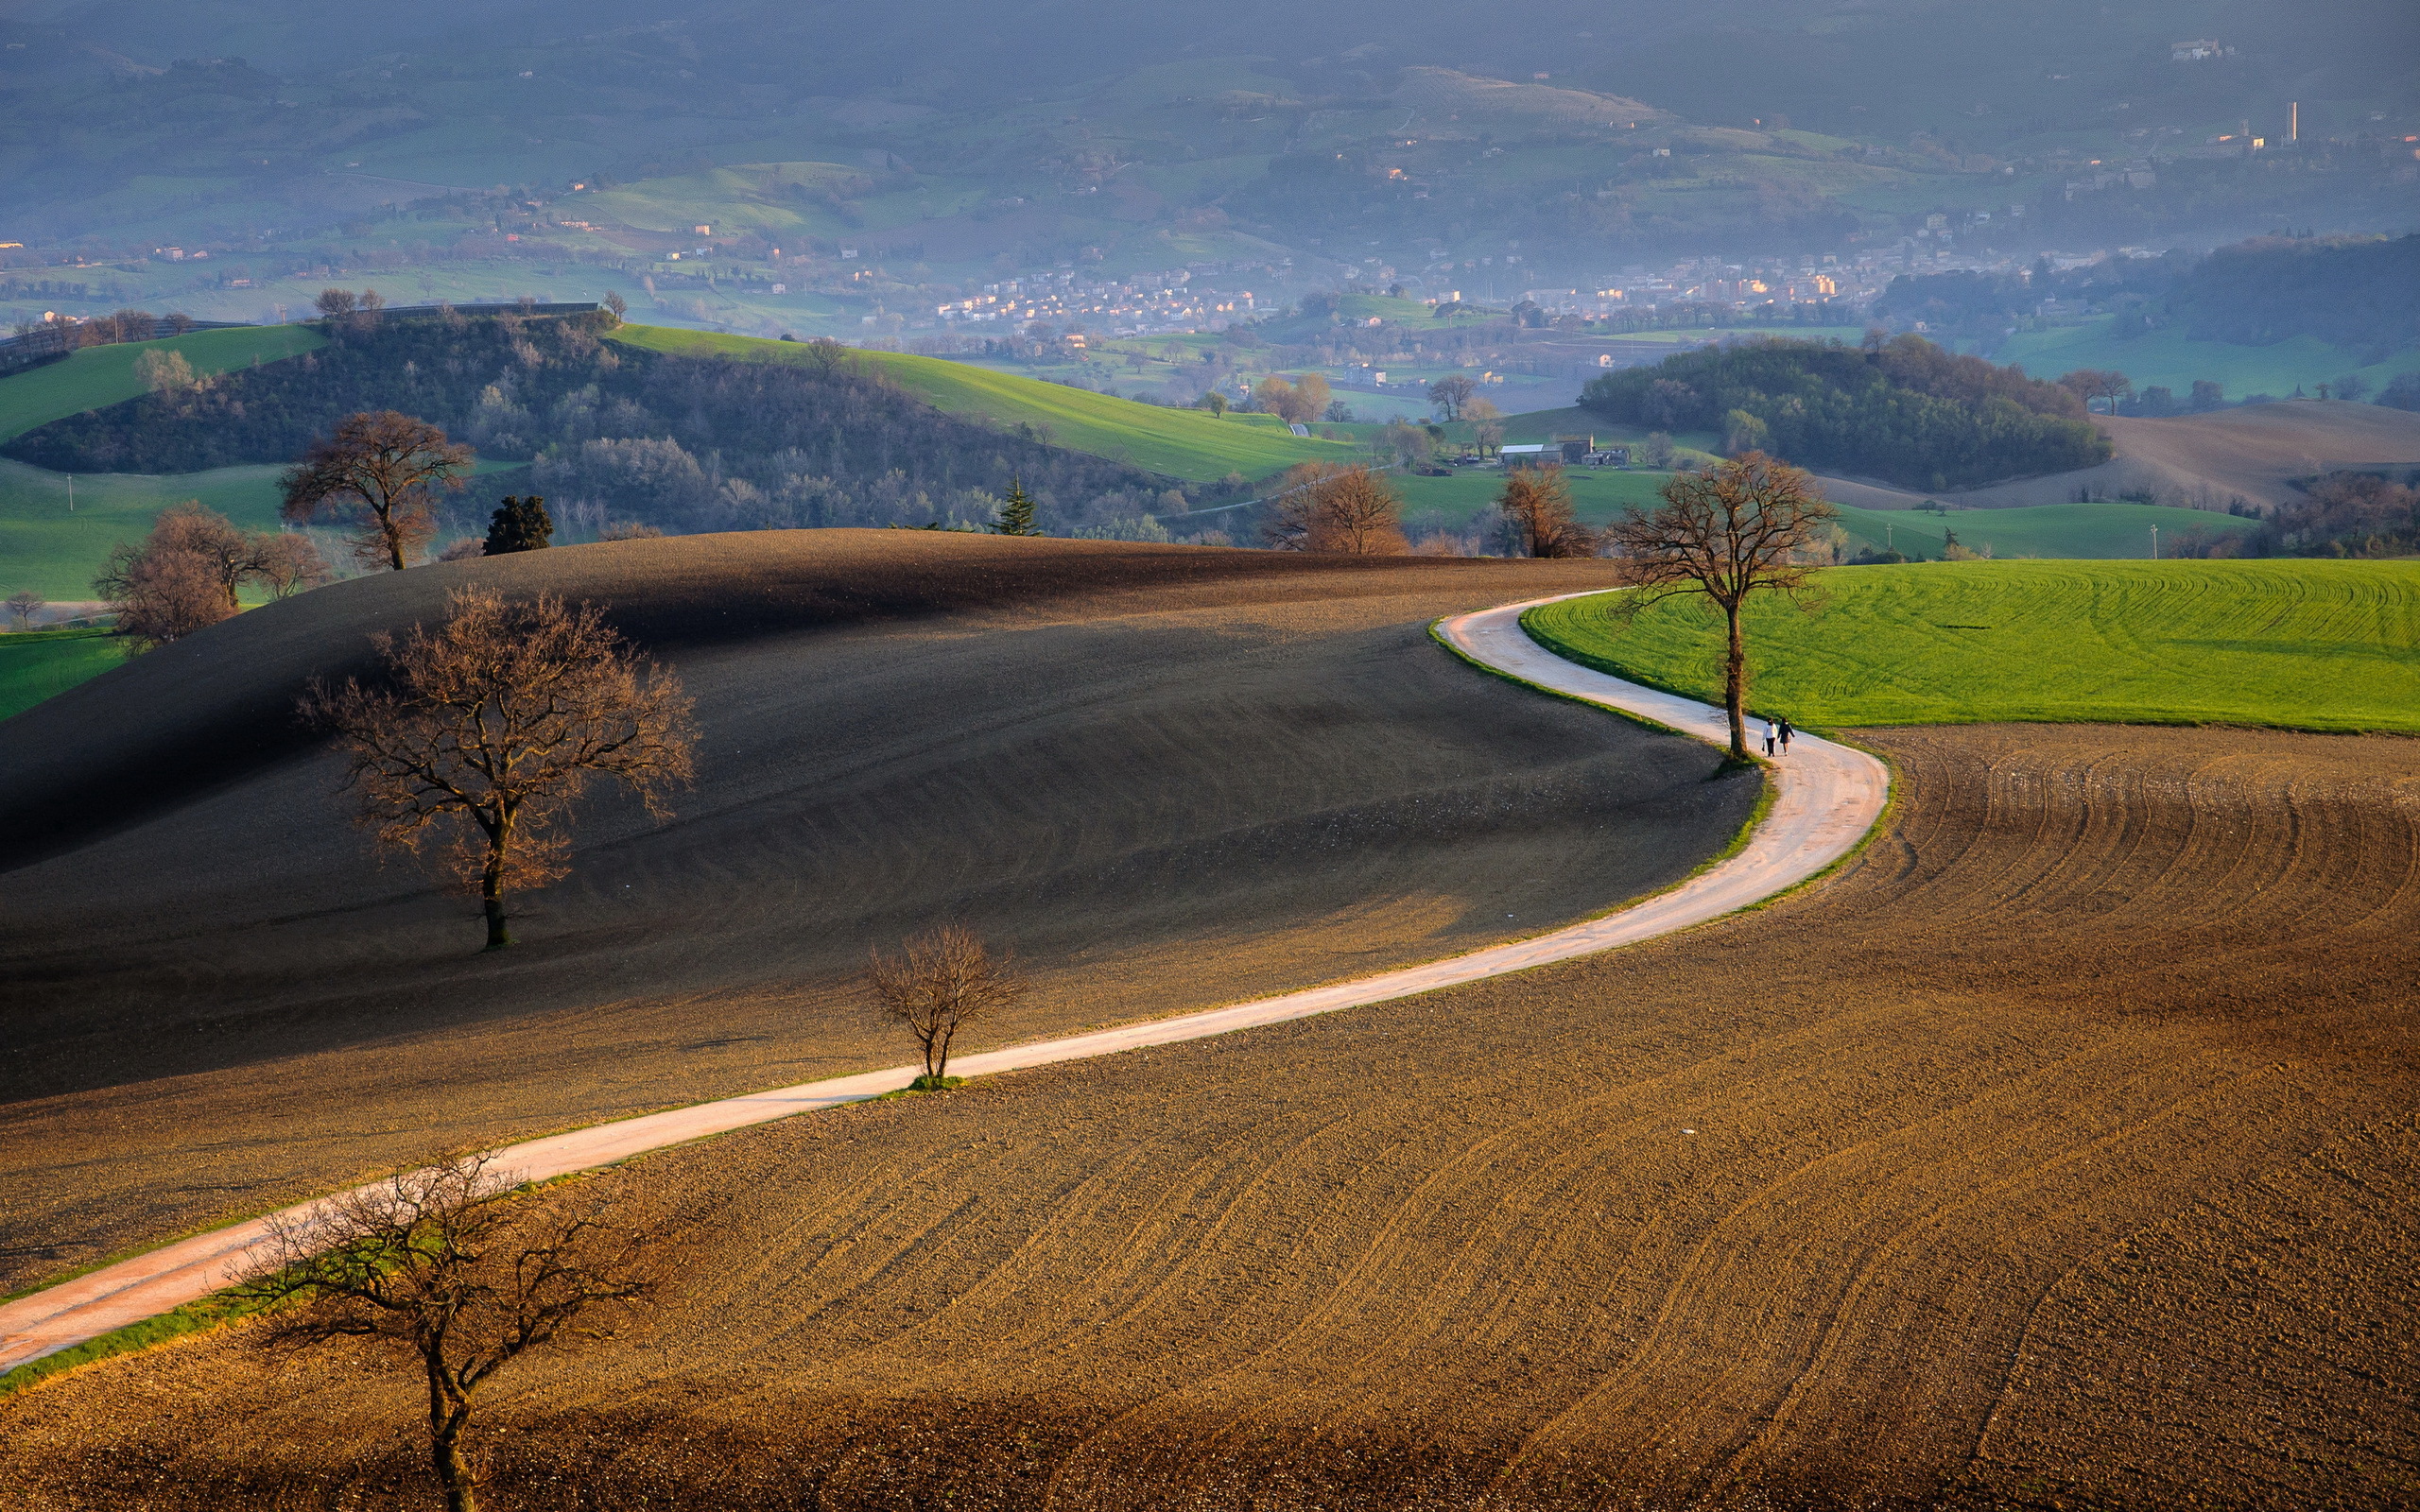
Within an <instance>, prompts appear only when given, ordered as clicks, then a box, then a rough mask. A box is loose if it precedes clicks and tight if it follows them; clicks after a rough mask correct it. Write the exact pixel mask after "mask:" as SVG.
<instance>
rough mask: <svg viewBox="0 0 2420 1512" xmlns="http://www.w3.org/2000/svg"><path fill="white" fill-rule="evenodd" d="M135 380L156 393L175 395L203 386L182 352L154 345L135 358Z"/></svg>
mask: <svg viewBox="0 0 2420 1512" xmlns="http://www.w3.org/2000/svg"><path fill="white" fill-rule="evenodd" d="M134 377H135V381H136V382H138V383H140V384H141V385H143V387H146V388H147V389H149V390H150V391H151V392H153V393H155V394H166V395H169V396H172V397H173V396H175V395H177V394H182V393H184V392H186V391H187V390H188V389H193V388H199V387H201V380H200V379H199V378H198V377H196V376H195V375H194V370H193V364H192V363H190V362H187V361H186V360H185V354H184V353H183V352H170V351H168V350H167V349H165V348H164V347H154V348H152V349H151V350H150V351H148V352H144V353H143V354H142V355H140V356H138V357H136V358H135V359H134Z"/></svg>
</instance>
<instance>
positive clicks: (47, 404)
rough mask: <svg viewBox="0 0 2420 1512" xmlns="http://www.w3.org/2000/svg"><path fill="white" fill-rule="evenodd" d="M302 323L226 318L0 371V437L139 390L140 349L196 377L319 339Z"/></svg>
mask: <svg viewBox="0 0 2420 1512" xmlns="http://www.w3.org/2000/svg"><path fill="white" fill-rule="evenodd" d="M326 340H327V338H326V337H324V336H322V335H320V333H319V332H318V331H317V330H315V329H313V328H312V327H310V326H307V325H275V326H234V327H231V328H229V329H226V330H221V331H190V332H187V333H186V334H185V335H181V336H164V337H163V338H161V339H160V340H157V341H126V342H119V343H116V344H114V345H111V346H105V347H86V348H84V349H83V350H81V351H79V352H70V353H69V354H68V355H67V356H66V357H65V358H64V359H63V360H61V361H59V362H54V363H49V364H46V365H44V366H43V367H40V368H36V369H32V370H31V371H29V372H21V373H12V374H10V375H9V376H8V377H6V378H0V441H9V440H14V439H15V438H18V437H20V436H23V435H24V434H25V433H26V432H27V431H29V430H32V429H34V428H35V427H36V426H40V425H46V424H48V423H50V422H51V421H55V420H64V419H66V418H67V417H68V416H70V415H77V414H81V413H83V412H84V411H85V410H88V409H100V408H103V407H105V406H107V405H110V404H123V403H125V402H126V401H127V400H130V399H135V398H139V397H141V396H142V395H143V394H144V393H145V392H146V390H145V388H144V387H143V382H142V380H141V379H138V378H137V377H135V376H134V364H135V361H136V359H137V358H139V357H141V356H142V355H143V353H145V352H155V351H157V352H176V353H178V354H179V355H181V356H182V357H183V358H184V359H185V361H186V362H188V363H190V364H191V365H192V367H193V370H194V372H195V373H196V374H197V375H198V376H200V377H204V378H214V377H216V376H218V375H219V374H221V373H225V372H232V371H233V370H234V369H238V368H248V367H253V366H257V365H258V364H260V363H264V362H275V361H277V360H279V359H280V358H282V357H291V356H296V355H299V354H300V353H302V352H309V351H311V350H312V349H313V348H315V347H320V346H323V345H325V344H326Z"/></svg>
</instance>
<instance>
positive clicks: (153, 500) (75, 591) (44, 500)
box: [0, 459, 527, 601]
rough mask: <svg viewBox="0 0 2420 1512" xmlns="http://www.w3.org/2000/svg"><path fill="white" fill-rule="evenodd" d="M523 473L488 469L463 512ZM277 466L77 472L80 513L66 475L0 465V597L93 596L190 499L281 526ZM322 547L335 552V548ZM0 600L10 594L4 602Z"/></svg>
mask: <svg viewBox="0 0 2420 1512" xmlns="http://www.w3.org/2000/svg"><path fill="white" fill-rule="evenodd" d="M526 466H527V463H523V462H512V461H503V460H497V461H484V462H481V463H480V464H479V465H478V481H476V482H474V483H473V484H472V485H471V486H470V489H469V490H466V491H465V492H464V493H463V494H461V495H458V498H459V499H460V500H462V501H463V504H464V507H470V502H471V501H474V500H481V499H484V500H487V501H488V502H487V504H486V505H485V507H490V508H492V507H493V496H497V495H501V494H504V493H507V492H510V491H511V490H512V489H513V488H514V487H516V484H515V483H514V482H513V481H511V480H509V479H506V478H504V477H502V476H501V474H504V473H508V472H514V471H516V470H518V469H521V468H523V467H526ZM283 471H285V470H284V469H283V468H280V467H276V466H272V465H267V464H264V465H261V466H255V467H222V468H216V469H214V470H213V471H211V472H175V473H165V474H161V475H157V476H154V475H149V474H145V473H135V472H99V473H78V475H77V477H76V480H75V482H76V488H75V499H76V507H75V508H74V509H72V510H71V509H70V508H68V507H67V500H68V488H67V483H68V480H67V476H66V474H65V473H61V472H45V471H44V470H43V469H41V468H38V467H28V466H26V464H25V463H23V462H11V461H7V460H5V459H0V589H5V590H6V591H7V593H15V592H17V591H18V590H20V589H28V588H29V589H31V590H33V591H34V592H35V593H40V594H42V595H43V597H44V598H50V599H58V600H61V601H67V600H74V599H85V598H90V597H92V596H93V575H94V574H95V573H96V572H98V571H99V570H100V567H101V563H102V562H103V561H104V560H106V559H107V558H108V557H109V554H110V548H111V547H112V546H114V545H116V544H117V543H118V542H119V541H139V540H141V539H142V538H143V536H144V535H145V533H146V532H147V531H149V530H150V528H151V521H152V517H153V516H155V515H157V514H158V513H159V512H160V511H161V510H163V509H164V508H166V507H168V506H170V505H172V504H182V503H184V502H185V501H186V500H188V499H193V500H197V501H199V502H200V503H201V504H203V505H206V506H208V507H211V508H213V509H216V510H217V511H218V512H219V513H220V514H223V515H225V516H226V517H227V518H228V519H230V520H233V522H234V523H235V524H238V525H241V526H242V527H244V528H245V529H247V530H274V529H276V528H277V523H278V521H277V507H278V490H277V476H278V474H279V473H280V472H283ZM321 545H322V548H323V549H325V550H329V551H333V550H335V549H336V548H335V546H334V544H333V542H332V541H326V540H323V541H322V542H321ZM0 596H6V595H5V594H0Z"/></svg>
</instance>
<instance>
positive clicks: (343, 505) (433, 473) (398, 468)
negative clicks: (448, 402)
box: [278, 289, 472, 572]
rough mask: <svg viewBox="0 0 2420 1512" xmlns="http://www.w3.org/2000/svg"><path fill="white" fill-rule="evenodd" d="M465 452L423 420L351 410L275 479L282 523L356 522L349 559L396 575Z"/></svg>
mask: <svg viewBox="0 0 2420 1512" xmlns="http://www.w3.org/2000/svg"><path fill="white" fill-rule="evenodd" d="M331 292H334V293H342V292H343V291H342V290H340V289H338V290H332V291H331ZM471 456H472V453H471V449H470V448H469V447H467V446H464V445H462V444H461V443H460V442H458V441H449V440H447V439H446V438H445V433H444V432H443V431H441V430H439V429H438V428H437V427H436V426H434V425H431V424H429V423H428V422H427V421H422V420H414V419H413V418H412V417H411V416H409V415H404V414H399V413H397V412H396V411H394V410H391V409H382V410H377V411H375V412H372V413H366V414H359V415H354V416H351V417H349V418H347V419H346V420H345V421H342V422H341V423H339V424H338V425H337V429H336V434H335V435H333V436H328V437H323V438H320V439H318V440H315V441H313V442H312V443H311V447H310V450H309V451H306V452H304V453H303V454H302V460H301V461H299V462H297V463H295V464H294V465H293V466H292V467H290V468H288V469H286V470H285V475H284V476H283V477H281V478H280V479H279V480H278V484H279V487H280V488H281V489H283V490H285V508H284V513H285V520H286V522H287V523H288V524H302V523H303V522H305V521H308V520H310V519H312V518H314V517H315V516H318V515H321V514H333V515H335V516H337V517H338V518H340V519H344V518H349V519H351V520H352V521H353V522H354V524H355V525H356V526H357V534H356V536H355V538H354V548H353V550H354V558H356V559H357V560H359V561H360V562H361V563H362V564H363V565H364V566H374V565H376V564H377V563H378V562H379V561H380V560H382V559H383V560H384V561H385V562H386V563H387V565H388V566H389V567H390V568H392V569H393V570H394V571H396V572H402V571H403V570H404V569H405V568H406V566H408V565H410V563H409V561H408V558H410V557H412V556H415V555H417V554H418V553H419V551H420V549H421V548H422V547H423V546H424V545H426V544H427V543H428V541H429V540H430V538H431V537H433V536H435V535H436V534H437V524H436V521H435V520H434V519H433V518H432V517H431V516H430V514H429V501H430V498H431V496H432V495H433V493H434V492H435V490H439V489H449V490H450V489H459V488H460V487H461V486H462V473H463V472H465V471H467V470H468V469H469V467H470V465H471Z"/></svg>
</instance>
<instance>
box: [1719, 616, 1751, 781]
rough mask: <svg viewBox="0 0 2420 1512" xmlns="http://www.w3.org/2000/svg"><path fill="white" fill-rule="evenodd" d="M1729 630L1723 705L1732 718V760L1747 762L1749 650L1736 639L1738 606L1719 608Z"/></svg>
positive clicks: (1723, 684) (1723, 683) (1723, 665)
mask: <svg viewBox="0 0 2420 1512" xmlns="http://www.w3.org/2000/svg"><path fill="white" fill-rule="evenodd" d="M1722 617H1723V619H1724V620H1725V621H1726V622H1728V624H1729V626H1730V629H1731V645H1730V650H1729V651H1728V653H1727V654H1726V655H1725V656H1724V658H1723V662H1722V702H1723V707H1724V709H1725V710H1727V711H1728V712H1729V713H1730V715H1731V759H1732V760H1733V761H1740V762H1744V761H1746V760H1747V759H1748V647H1747V644H1746V643H1744V642H1742V641H1741V640H1740V639H1739V606H1738V605H1737V604H1725V605H1723V606H1722Z"/></svg>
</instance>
